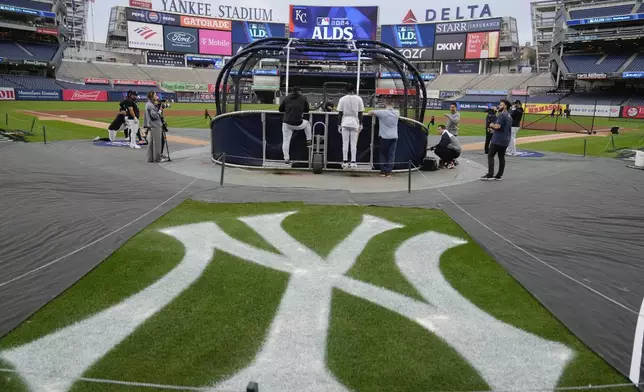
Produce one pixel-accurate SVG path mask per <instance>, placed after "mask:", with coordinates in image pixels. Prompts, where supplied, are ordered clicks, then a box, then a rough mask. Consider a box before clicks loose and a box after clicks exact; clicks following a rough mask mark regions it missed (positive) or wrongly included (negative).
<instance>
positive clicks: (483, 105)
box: [445, 102, 498, 110]
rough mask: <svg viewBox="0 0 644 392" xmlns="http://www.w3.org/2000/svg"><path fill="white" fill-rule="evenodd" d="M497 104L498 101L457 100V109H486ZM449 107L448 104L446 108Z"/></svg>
mask: <svg viewBox="0 0 644 392" xmlns="http://www.w3.org/2000/svg"><path fill="white" fill-rule="evenodd" d="M446 103H448V102H446ZM496 105H498V102H456V109H457V110H485V109H489V108H491V107H493V106H496ZM447 108H449V106H447V107H446V108H445V109H447Z"/></svg>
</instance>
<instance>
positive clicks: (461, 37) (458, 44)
mask: <svg viewBox="0 0 644 392" xmlns="http://www.w3.org/2000/svg"><path fill="white" fill-rule="evenodd" d="M466 41H467V34H445V35H437V36H436V39H435V42H436V43H435V46H434V60H463V59H464V58H465V46H466V45H465V43H466Z"/></svg>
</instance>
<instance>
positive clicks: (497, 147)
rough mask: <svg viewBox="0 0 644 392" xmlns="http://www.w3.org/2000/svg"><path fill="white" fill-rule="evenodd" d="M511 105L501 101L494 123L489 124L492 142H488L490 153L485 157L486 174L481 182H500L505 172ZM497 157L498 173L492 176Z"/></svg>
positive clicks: (509, 135) (510, 129)
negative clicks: (497, 157) (495, 157)
mask: <svg viewBox="0 0 644 392" xmlns="http://www.w3.org/2000/svg"><path fill="white" fill-rule="evenodd" d="M511 107H512V105H511V104H510V101H508V100H507V99H503V100H501V102H500V104H499V112H498V114H497V116H496V121H495V122H494V123H492V124H490V130H491V131H492V132H493V133H492V140H491V141H490V152H489V153H488V155H487V165H488V172H487V174H486V175H484V176H483V177H481V180H483V181H494V180H496V181H500V180H501V178H502V177H503V172H504V171H505V150H507V148H508V144H510V138H511V137H512V117H510V113H508V110H510V108H511ZM497 154H498V155H499V171H498V172H497V173H496V176H495V175H494V156H495V155H497Z"/></svg>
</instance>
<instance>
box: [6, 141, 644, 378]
mask: <svg viewBox="0 0 644 392" xmlns="http://www.w3.org/2000/svg"><path fill="white" fill-rule="evenodd" d="M141 155H142V154H141ZM472 158H473V159H476V160H481V158H482V157H481V156H472ZM537 162H538V164H536V163H537ZM624 166H625V165H624V163H623V162H619V161H613V160H606V159H594V160H593V159H587V160H583V159H579V158H561V159H559V158H552V157H546V158H543V159H540V160H538V161H534V160H528V159H522V160H518V159H514V160H511V161H510V163H509V166H508V169H507V174H506V178H505V180H504V181H503V182H494V183H479V182H474V183H469V184H465V185H459V186H455V187H449V188H443V190H442V191H441V190H428V191H416V192H412V194H411V195H408V194H407V193H393V194H392V193H378V194H355V193H353V194H349V193H348V192H341V191H317V190H302V189H267V188H254V187H243V186H226V187H224V188H219V187H218V186H217V185H216V183H214V182H210V181H206V180H199V181H196V182H194V183H192V181H193V179H192V178H188V177H184V176H180V175H177V174H174V173H171V172H169V171H167V170H165V169H163V168H161V167H158V166H156V165H145V164H143V163H142V159H139V158H138V157H137V160H135V159H134V158H132V154H131V151H128V150H127V149H119V148H96V147H92V146H90V145H89V144H88V143H79V142H70V143H56V144H53V145H49V146H47V147H45V146H43V145H39V144H15V143H14V144H11V143H9V144H8V143H4V144H0V184H2V186H1V188H0V200H2V202H3V208H2V209H0V222H2V224H1V225H0V336H2V335H4V334H6V333H7V332H8V331H9V330H11V329H12V328H14V327H15V326H16V325H18V324H19V323H20V322H22V321H23V320H25V319H26V318H27V317H28V316H29V315H30V314H32V313H33V312H35V311H36V310H37V309H39V308H40V307H41V306H43V305H44V304H45V303H47V302H48V301H49V300H51V299H52V298H54V297H55V296H56V295H58V294H60V293H61V292H62V291H63V290H64V289H65V288H67V287H69V286H70V285H71V284H73V283H74V282H75V281H76V280H77V279H79V278H80V277H81V276H83V275H84V274H86V273H87V272H88V271H89V270H91V269H92V268H93V267H95V266H96V265H97V264H98V263H100V261H101V260H103V259H104V258H105V257H106V256H107V255H109V254H110V253H111V252H112V251H114V250H115V249H117V248H118V247H119V246H120V245H121V244H122V243H123V242H125V241H126V240H127V239H128V238H130V237H131V236H132V235H133V234H135V233H136V232H137V231H138V230H140V229H142V228H143V227H145V226H146V225H147V224H149V223H150V222H151V221H153V220H154V219H156V218H157V217H159V216H160V215H162V214H163V213H165V212H166V211H169V210H170V209H171V208H172V207H174V206H175V205H177V204H178V203H180V202H181V201H182V200H184V199H185V198H186V197H189V196H190V197H194V198H197V199H201V200H207V201H216V202H245V201H254V202H257V201H284V200H303V201H306V202H309V203H341V204H354V203H355V204H375V205H387V206H393V205H401V206H419V207H436V206H438V207H439V208H442V209H444V210H445V211H447V212H448V213H449V214H450V215H451V216H452V217H453V218H454V219H455V220H456V221H457V222H458V223H459V224H460V225H461V226H462V227H463V228H465V230H466V231H467V232H468V233H470V235H471V236H472V237H473V238H474V239H475V240H476V241H477V242H479V243H480V244H481V245H482V246H483V247H485V248H486V249H487V250H488V251H489V252H490V253H491V254H492V255H493V256H494V257H495V258H496V259H497V260H498V261H499V262H500V263H501V264H502V265H503V266H504V267H505V268H506V269H507V270H508V271H510V273H512V275H513V276H514V277H515V278H516V279H517V280H519V282H521V284H523V285H524V286H525V287H526V288H527V289H528V290H530V291H531V292H532V293H533V294H534V295H535V297H537V298H538V299H539V301H541V302H542V303H543V304H544V305H545V306H546V307H547V308H548V309H549V310H550V311H552V312H553V313H554V314H555V315H556V316H557V317H558V318H559V319H560V320H562V321H563V322H564V323H565V324H566V325H567V326H568V327H569V328H570V329H571V330H572V331H573V332H574V333H575V334H577V335H578V336H579V337H580V338H581V339H582V340H583V341H584V342H586V343H587V344H588V345H589V346H590V347H592V348H593V349H594V350H595V351H597V352H598V353H600V354H601V355H602V356H603V357H604V358H606V360H608V361H609V362H610V363H611V364H612V365H614V366H615V367H617V368H618V369H619V370H620V371H621V372H622V373H624V374H626V375H628V372H629V369H630V360H631V355H632V350H633V337H634V331H635V323H636V320H637V312H638V311H639V308H640V305H641V303H642V300H643V298H644V283H643V282H644V262H643V255H644V198H643V197H642V195H644V172H642V171H636V170H631V169H626V168H625V167H624ZM428 175H431V173H429V174H428ZM215 179H217V174H216V173H213V180H215ZM188 185H190V186H189V187H188V188H187V189H186V186H188ZM180 191H181V192H180ZM178 192H180V193H178ZM442 192H444V193H442ZM172 196H174V198H172ZM446 196H448V197H449V199H448V198H447V197H446ZM450 199H451V200H450ZM452 201H453V202H454V203H456V204H454V203H452ZM164 202H166V203H165V204H162V203H164ZM156 206H160V207H159V208H158V209H156V210H155V211H153V212H151V213H149V214H148V215H146V216H144V217H143V218H141V219H140V220H138V221H135V222H133V223H131V224H130V225H129V226H127V227H125V228H123V229H122V230H120V231H118V232H117V233H116V234H114V235H110V236H107V237H105V236H106V235H108V234H109V233H111V232H113V231H115V230H117V229H119V228H121V227H122V226H123V225H125V224H128V223H130V222H132V220H133V219H136V218H138V217H139V216H141V215H142V214H144V213H146V212H148V211H150V210H151V209H152V208H154V207H156ZM463 210H465V211H466V212H467V213H466V212H464V211H463ZM468 213H469V214H471V216H470V215H468ZM474 218H476V219H478V220H479V221H480V222H478V221H477V220H475V219H474ZM484 225H485V226H484ZM486 226H487V227H486ZM494 232H496V233H498V235H497V234H495V233H494ZM499 235H500V236H502V237H504V238H505V239H506V240H507V241H506V240H504V239H501V238H500V237H499ZM102 237H105V238H104V239H102V240H100V241H98V242H97V243H95V244H94V245H91V246H88V247H86V248H84V249H81V250H80V251H78V252H77V253H75V254H73V255H70V256H69V257H65V258H63V259H61V260H60V261H58V262H57V263H55V264H53V265H50V266H48V267H44V268H42V269H40V270H38V271H36V272H34V273H32V274H30V275H28V276H26V277H24V278H20V279H18V280H15V281H13V282H12V279H16V278H18V277H20V276H21V275H22V274H24V273H26V272H28V271H30V270H32V269H34V268H36V267H38V266H43V265H45V264H47V263H50V262H52V261H53V260H57V259H59V258H60V257H61V256H64V255H66V254H68V253H69V252H70V251H72V250H76V249H79V248H80V247H82V246H84V245H86V244H88V243H91V242H92V241H96V240H98V239H100V238H102ZM508 241H509V242H508ZM510 242H511V243H512V244H511V243H510ZM520 249H523V250H525V251H526V252H528V253H529V254H531V255H534V256H536V257H537V258H538V260H537V259H535V258H534V257H532V256H530V255H528V254H527V253H525V252H524V251H522V250H520ZM539 260H540V261H539ZM544 263H547V264H548V265H546V264H544ZM564 274H565V275H564ZM8 282H9V283H8ZM584 286H586V287H584ZM591 290H595V291H596V292H593V291H591ZM613 301H614V302H613ZM643 374H644V371H643Z"/></svg>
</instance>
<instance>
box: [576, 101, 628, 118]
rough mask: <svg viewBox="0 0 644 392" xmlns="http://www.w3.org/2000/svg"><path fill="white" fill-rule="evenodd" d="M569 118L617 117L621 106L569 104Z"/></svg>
mask: <svg viewBox="0 0 644 392" xmlns="http://www.w3.org/2000/svg"><path fill="white" fill-rule="evenodd" d="M568 109H570V115H571V116H574V115H576V116H593V115H594V116H596V117H612V118H616V117H619V114H620V111H621V106H611V105H576V104H569V105H568Z"/></svg>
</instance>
